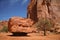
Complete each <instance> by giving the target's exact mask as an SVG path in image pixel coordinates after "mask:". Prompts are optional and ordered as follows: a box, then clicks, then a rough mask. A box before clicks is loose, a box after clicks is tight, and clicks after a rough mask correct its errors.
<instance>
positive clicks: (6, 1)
mask: <svg viewBox="0 0 60 40" xmlns="http://www.w3.org/2000/svg"><path fill="white" fill-rule="evenodd" d="M28 3H29V0H0V20H8V19H9V18H10V17H12V16H20V17H26V15H27V6H28Z"/></svg>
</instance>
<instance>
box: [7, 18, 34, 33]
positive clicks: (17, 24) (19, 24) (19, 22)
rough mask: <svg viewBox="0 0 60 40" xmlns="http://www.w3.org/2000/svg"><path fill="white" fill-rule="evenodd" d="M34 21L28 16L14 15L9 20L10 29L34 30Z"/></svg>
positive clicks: (14, 30)
mask: <svg viewBox="0 0 60 40" xmlns="http://www.w3.org/2000/svg"><path fill="white" fill-rule="evenodd" d="M32 25H33V21H32V20H31V19H27V18H21V17H12V18H10V19H9V22H8V29H9V31H10V32H27V33H28V32H32V31H33V30H34V29H33V28H32V27H31V26H32Z"/></svg>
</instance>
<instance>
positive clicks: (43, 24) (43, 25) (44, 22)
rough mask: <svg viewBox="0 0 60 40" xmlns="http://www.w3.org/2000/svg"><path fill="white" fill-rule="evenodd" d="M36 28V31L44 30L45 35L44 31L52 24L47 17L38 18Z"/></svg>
mask: <svg viewBox="0 0 60 40" xmlns="http://www.w3.org/2000/svg"><path fill="white" fill-rule="evenodd" d="M35 26H36V28H37V30H38V31H40V30H42V31H44V35H46V31H47V30H50V28H51V27H52V26H53V24H52V23H51V21H50V20H48V19H40V20H39V21H38V22H37V23H36V24H35Z"/></svg>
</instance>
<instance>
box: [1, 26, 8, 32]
mask: <svg viewBox="0 0 60 40" xmlns="http://www.w3.org/2000/svg"><path fill="white" fill-rule="evenodd" d="M0 32H8V27H7V26H4V27H3V28H2V30H0Z"/></svg>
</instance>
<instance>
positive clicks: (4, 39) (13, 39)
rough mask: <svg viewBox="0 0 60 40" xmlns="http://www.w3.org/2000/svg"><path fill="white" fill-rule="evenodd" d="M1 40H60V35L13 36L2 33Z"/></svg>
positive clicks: (34, 34)
mask: <svg viewBox="0 0 60 40" xmlns="http://www.w3.org/2000/svg"><path fill="white" fill-rule="evenodd" d="M0 40H60V34H49V35H47V36H43V35H42V34H40V33H30V34H28V36H12V33H0Z"/></svg>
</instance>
